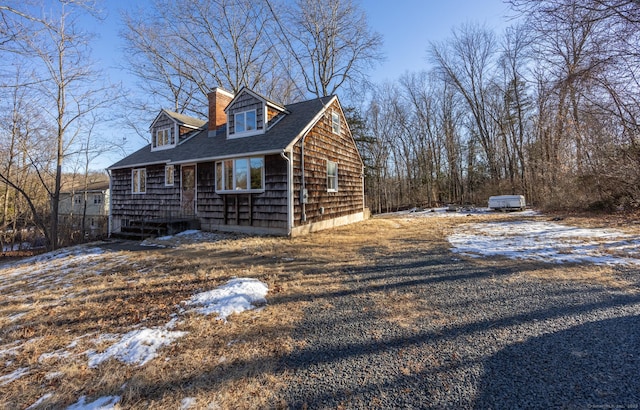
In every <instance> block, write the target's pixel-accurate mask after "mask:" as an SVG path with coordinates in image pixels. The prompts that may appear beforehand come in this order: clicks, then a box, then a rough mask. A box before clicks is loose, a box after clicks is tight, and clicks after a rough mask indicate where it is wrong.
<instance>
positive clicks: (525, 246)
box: [448, 221, 640, 265]
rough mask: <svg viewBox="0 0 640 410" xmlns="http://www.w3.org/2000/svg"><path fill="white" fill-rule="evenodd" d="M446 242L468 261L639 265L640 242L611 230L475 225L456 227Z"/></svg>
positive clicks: (533, 224) (520, 224)
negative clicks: (494, 258) (504, 259)
mask: <svg viewBox="0 0 640 410" xmlns="http://www.w3.org/2000/svg"><path fill="white" fill-rule="evenodd" d="M448 240H449V243H451V245H452V246H453V252H457V253H459V254H462V255H466V256H471V257H479V256H504V257H507V258H511V259H529V260H536V261H542V262H552V263H569V262H573V263H593V264H598V265H640V238H638V237H635V236H632V235H628V234H625V233H623V232H620V231H617V230H613V229H588V228H578V227H572V226H567V225H562V224H558V223H554V222H539V221H512V222H493V223H475V224H465V225H461V226H459V227H458V228H457V229H456V231H455V232H454V233H453V234H452V235H450V236H449V238H448Z"/></svg>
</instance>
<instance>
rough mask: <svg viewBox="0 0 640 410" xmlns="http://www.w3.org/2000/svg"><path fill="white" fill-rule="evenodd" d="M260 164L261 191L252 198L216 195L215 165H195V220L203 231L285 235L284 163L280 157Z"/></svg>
mask: <svg viewBox="0 0 640 410" xmlns="http://www.w3.org/2000/svg"><path fill="white" fill-rule="evenodd" d="M264 160H265V191H264V192H262V193H252V194H248V193H238V194H236V193H231V194H217V193H216V192H215V163H214V162H208V163H200V164H198V217H199V219H200V225H201V226H202V228H203V229H205V230H236V229H235V228H238V227H239V228H242V227H253V228H262V229H264V230H265V232H267V231H273V232H274V233H282V232H286V229H287V163H286V162H285V160H284V159H282V157H281V156H280V155H267V156H265V158H264ZM238 230H242V229H238Z"/></svg>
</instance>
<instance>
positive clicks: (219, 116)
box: [207, 87, 233, 130]
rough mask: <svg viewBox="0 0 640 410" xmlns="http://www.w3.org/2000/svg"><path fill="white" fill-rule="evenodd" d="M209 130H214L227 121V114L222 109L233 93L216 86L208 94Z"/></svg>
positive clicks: (225, 106) (231, 98)
mask: <svg viewBox="0 0 640 410" xmlns="http://www.w3.org/2000/svg"><path fill="white" fill-rule="evenodd" d="M207 97H208V98H209V130H215V129H217V128H218V127H220V126H221V125H224V124H226V123H227V114H225V112H224V109H225V108H227V105H229V103H230V102H231V100H233V94H231V93H230V92H228V91H225V90H223V89H222V88H220V87H216V88H214V89H213V90H211V92H210V93H209V94H207Z"/></svg>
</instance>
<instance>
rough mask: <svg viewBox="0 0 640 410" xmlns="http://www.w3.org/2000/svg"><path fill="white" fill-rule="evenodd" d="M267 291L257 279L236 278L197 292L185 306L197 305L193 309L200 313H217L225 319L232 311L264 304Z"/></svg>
mask: <svg viewBox="0 0 640 410" xmlns="http://www.w3.org/2000/svg"><path fill="white" fill-rule="evenodd" d="M268 291H269V288H268V286H267V285H266V284H265V283H263V282H260V281H259V280H257V279H252V278H236V279H232V280H230V281H228V282H227V283H226V284H225V285H223V286H221V287H219V288H216V289H213V290H210V291H207V292H202V293H198V294H196V295H194V296H192V297H191V299H189V300H188V301H185V303H186V304H187V306H199V307H197V308H195V309H194V310H195V311H196V312H198V313H200V314H203V315H210V314H212V313H217V314H218V317H219V318H220V319H222V320H226V319H227V317H228V316H229V315H231V314H233V313H240V312H244V311H245V310H249V309H253V307H254V306H258V305H264V304H266V303H267V301H266V299H265V296H266V295H267V292H268Z"/></svg>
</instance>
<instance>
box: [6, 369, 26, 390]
mask: <svg viewBox="0 0 640 410" xmlns="http://www.w3.org/2000/svg"><path fill="white" fill-rule="evenodd" d="M27 374H29V368H28V367H21V368H19V369H17V370H15V371H13V372H11V373H9V374H5V375H4V376H0V386H6V385H7V384H9V383H11V382H12V381H15V380H18V379H19V378H21V377H22V376H25V375H27Z"/></svg>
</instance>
